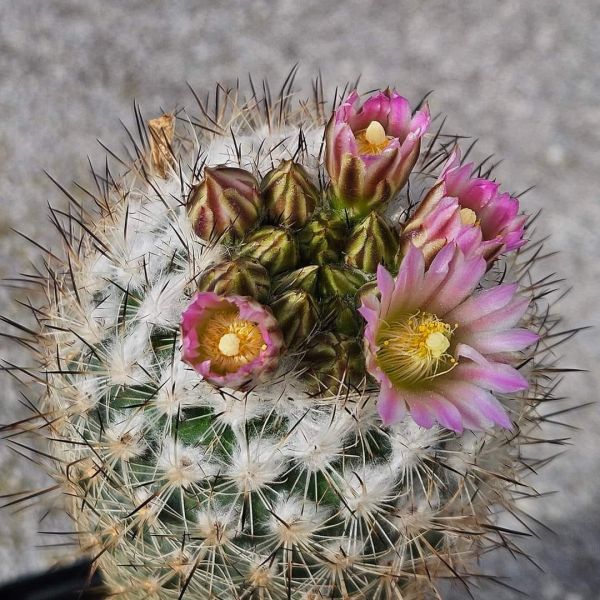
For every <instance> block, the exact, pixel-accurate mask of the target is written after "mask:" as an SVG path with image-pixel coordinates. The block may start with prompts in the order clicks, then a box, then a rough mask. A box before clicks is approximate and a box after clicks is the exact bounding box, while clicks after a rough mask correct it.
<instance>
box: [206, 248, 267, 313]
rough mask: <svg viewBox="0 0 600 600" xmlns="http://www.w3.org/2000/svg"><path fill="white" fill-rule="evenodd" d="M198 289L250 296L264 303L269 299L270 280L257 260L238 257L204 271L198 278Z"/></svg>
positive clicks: (221, 293) (223, 294)
mask: <svg viewBox="0 0 600 600" xmlns="http://www.w3.org/2000/svg"><path fill="white" fill-rule="evenodd" d="M198 289H199V290H200V291H201V292H215V293H216V294H220V295H222V296H228V295H231V294H235V295H237V296H251V297H252V298H255V299H256V300H258V301H259V302H261V303H265V302H266V301H267V300H268V299H269V293H270V291H271V281H270V279H269V273H268V272H267V270H266V269H265V268H264V267H263V266H262V265H261V264H260V263H259V262H257V261H255V260H253V259H251V258H245V257H239V258H236V259H234V260H230V261H227V262H224V263H221V264H219V265H216V266H214V267H212V268H211V269H209V270H208V271H206V272H205V273H204V274H203V275H202V278H201V279H200V283H199V285H198Z"/></svg>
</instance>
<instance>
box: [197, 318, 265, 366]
mask: <svg viewBox="0 0 600 600" xmlns="http://www.w3.org/2000/svg"><path fill="white" fill-rule="evenodd" d="M198 339H199V340H200V352H199V355H200V356H199V359H200V360H210V361H211V369H212V370H213V371H214V372H215V373H219V374H221V375H224V374H225V373H234V372H235V371H238V370H239V369H240V367H242V366H244V365H245V364H248V363H249V362H251V361H252V360H254V359H255V358H257V357H258V355H259V354H260V352H261V350H265V349H266V344H265V343H264V340H263V337H262V334H261V333H260V329H259V328H258V325H257V324H256V323H253V322H252V321H247V320H245V319H240V316H239V311H238V309H237V308H235V307H231V308H225V309H223V310H218V311H215V312H214V313H212V314H211V316H210V318H209V319H207V320H206V322H204V323H203V324H202V325H201V326H200V327H199V329H198Z"/></svg>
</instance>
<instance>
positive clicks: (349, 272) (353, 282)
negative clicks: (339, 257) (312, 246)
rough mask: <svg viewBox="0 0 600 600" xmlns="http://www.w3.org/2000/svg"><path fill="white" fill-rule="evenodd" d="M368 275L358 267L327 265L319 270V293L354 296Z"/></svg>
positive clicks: (324, 295)
mask: <svg viewBox="0 0 600 600" xmlns="http://www.w3.org/2000/svg"><path fill="white" fill-rule="evenodd" d="M366 281H367V276H366V275H365V274H364V273H361V272H360V271H358V270H357V269H353V268H352V267H345V266H339V265H326V266H324V267H321V269H320V271H319V285H318V293H319V294H320V295H321V296H323V297H325V298H327V297H329V296H354V294H356V292H357V291H358V288H359V287H361V286H362V285H364V284H365V283H366Z"/></svg>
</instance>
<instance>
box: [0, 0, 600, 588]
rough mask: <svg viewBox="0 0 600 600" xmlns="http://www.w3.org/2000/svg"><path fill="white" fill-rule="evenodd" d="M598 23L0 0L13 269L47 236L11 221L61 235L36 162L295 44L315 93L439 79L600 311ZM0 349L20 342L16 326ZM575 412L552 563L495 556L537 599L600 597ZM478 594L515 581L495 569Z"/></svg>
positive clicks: (259, 65) (558, 477) (459, 116)
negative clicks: (357, 83) (318, 78)
mask: <svg viewBox="0 0 600 600" xmlns="http://www.w3.org/2000/svg"><path fill="white" fill-rule="evenodd" d="M599 22H600V4H599V3H598V0H571V1H570V2H563V1H561V0H534V1H531V0H530V1H528V2H526V1H524V2H515V1H508V0H505V1H503V2H496V1H487V0H485V1H482V0H479V1H478V0H463V1H461V2H447V1H441V0H440V1H436V0H421V1H418V0H412V1H405V2H398V1H393V0H384V1H373V2H370V3H369V2H367V1H365V0H352V1H348V2H343V1H342V2H327V1H325V0H303V1H300V0H296V1H294V0H280V1H273V2H268V1H266V0H255V1H252V2H249V1H248V2H233V1H213V2H208V1H206V0H204V1H203V0H200V1H193V0H188V1H185V0H173V1H171V2H161V1H158V0H139V1H135V0H132V1H130V2H117V1H114V0H105V1H104V2H98V1H94V0H81V1H75V0H71V1H67V0H44V1H37V2H36V1H35V0H18V1H10V0H0V108H1V113H0V114H1V116H2V118H1V120H0V254H1V257H2V260H0V277H9V276H14V275H15V274H16V273H18V272H19V271H22V270H24V269H27V264H28V261H29V260H30V259H34V258H35V257H36V255H37V252H36V250H35V249H34V248H32V247H29V246H25V245H24V244H23V243H22V242H21V240H20V239H19V237H18V236H17V235H16V234H14V233H13V232H11V230H10V228H13V227H14V228H17V229H20V230H22V231H24V232H26V233H27V234H28V235H30V236H33V237H34V238H35V239H37V240H39V241H40V242H42V243H50V244H52V243H54V242H55V241H56V238H55V235H54V233H53V232H52V230H51V229H50V228H49V227H48V219H47V217H46V203H47V202H48V201H49V200H50V201H52V202H53V203H55V202H58V203H60V202H61V199H60V196H59V194H58V193H57V191H56V189H55V188H54V187H53V185H52V184H51V183H50V182H49V181H48V179H47V178H46V177H45V176H44V174H43V172H42V169H46V170H48V171H49V172H50V173H52V174H53V176H55V177H56V178H57V179H58V180H59V181H61V182H63V183H65V184H67V185H69V183H70V182H71V181H72V180H74V179H78V180H85V178H86V170H87V159H86V157H87V155H90V156H91V157H92V159H93V160H99V159H101V158H102V156H103V152H102V150H101V149H100V148H99V146H98V145H97V144H96V141H95V140H96V138H100V139H102V140H103V141H106V142H109V144H110V145H112V146H114V147H118V142H119V141H120V140H123V139H124V136H123V133H122V129H121V127H120V125H119V119H123V120H124V121H126V122H128V123H131V105H132V102H133V99H134V98H135V99H136V100H138V101H140V102H141V104H142V107H143V108H144V109H145V112H146V114H147V115H150V114H152V112H153V111H156V112H158V108H159V107H164V108H165V109H169V108H173V107H174V106H176V105H177V106H185V105H186V104H188V105H191V104H192V99H191V97H190V94H189V92H188V91H187V89H186V81H189V82H190V83H191V84H193V85H194V87H195V88H196V89H197V90H203V89H206V88H207V87H208V88H211V87H212V85H213V82H214V81H215V80H217V79H219V80H223V81H226V82H232V81H234V80H235V78H236V77H237V76H240V77H241V78H245V77H246V75H247V73H248V72H252V74H253V76H255V77H256V78H257V79H258V78H260V77H262V76H265V75H266V76H269V77H271V78H272V79H273V80H274V81H275V82H279V81H281V80H282V78H283V77H284V76H285V74H286V73H287V71H288V70H289V68H290V67H291V66H292V65H293V64H294V63H296V62H297V61H299V62H300V64H301V71H300V79H299V86H298V87H300V86H301V85H302V84H305V87H304V89H305V90H307V92H306V93H307V94H308V89H309V88H308V82H309V80H310V78H311V77H312V76H313V74H314V73H316V72H317V70H318V69H321V71H322V73H323V75H324V79H325V82H326V85H327V87H328V88H329V89H333V87H334V86H335V85H336V84H340V83H343V82H345V81H346V80H348V79H355V78H356V76H357V75H358V74H362V88H363V89H370V88H372V87H380V86H381V87H383V86H385V85H387V84H391V85H395V86H397V87H398V88H399V89H400V91H401V92H403V93H404V94H405V95H407V96H409V97H410V98H412V99H413V100H417V99H418V98H419V97H420V96H421V95H422V94H423V93H425V92H427V91H428V90H435V94H434V96H433V99H432V107H433V109H434V110H435V111H443V112H445V113H447V114H448V115H449V128H450V129H452V130H453V131H456V132H461V133H468V134H470V135H473V136H476V137H479V138H480V139H481V142H480V147H479V149H478V152H479V157H483V156H485V155H487V154H488V153H492V152H493V153H496V154H497V155H498V156H500V157H505V162H504V163H503V164H502V166H501V167H500V168H499V170H498V172H497V174H498V177H499V179H500V180H501V181H502V182H504V185H505V187H506V188H507V189H510V190H511V191H522V190H524V189H525V188H527V187H529V186H530V185H532V184H535V185H536V186H537V187H536V189H535V190H534V191H532V192H531V193H529V194H528V195H527V196H526V199H525V208H526V209H527V210H529V211H532V212H533V211H536V210H537V209H539V208H543V209H544V212H543V214H542V216H541V218H540V220H539V229H540V230H541V232H543V233H547V234H551V240H550V245H551V247H552V248H553V249H557V250H560V254H559V255H558V256H556V257H555V258H553V259H552V262H551V264H550V265H549V267H550V268H551V269H552V270H556V271H557V272H558V273H560V274H561V275H563V276H565V277H567V278H568V280H569V282H570V284H572V285H573V286H574V287H575V291H574V292H573V293H571V294H570V295H569V296H568V297H567V298H565V299H564V300H563V301H562V302H561V310H562V312H563V314H564V315H565V321H566V325H567V326H576V325H582V324H586V325H596V326H597V325H599V324H600V317H599V315H598V310H597V304H598V301H597V297H598V291H599V287H598V282H599V281H600V250H599V243H598V235H597V232H598V231H599V230H600V205H599V203H600V198H599V197H598V196H599V194H598V184H599V177H598V171H599V166H600V164H599V159H600V153H599V150H600V105H599V101H598V98H599V97H600V28H599V25H598V24H599ZM274 87H276V86H274ZM0 302H1V305H0V312H2V313H5V314H17V313H18V312H19V311H18V310H17V308H16V307H15V305H14V303H13V304H11V303H10V302H9V295H8V292H7V291H2V292H0ZM597 335H598V330H597V329H596V330H592V331H591V332H584V333H582V334H581V335H580V336H579V337H578V338H577V341H576V342H574V343H571V344H569V345H568V346H565V347H564V351H565V354H566V355H567V358H566V359H565V364H568V365H573V366H578V367H581V368H584V369H589V370H590V371H592V372H591V373H588V374H584V375H577V376H571V377H569V378H568V379H567V381H566V382H565V383H564V385H563V387H562V391H563V393H565V394H569V395H570V396H573V397H575V398H576V399H578V400H580V401H582V402H583V401H590V400H593V401H595V400H596V394H597V390H598V389H599V388H600V369H598V368H597V362H598V359H599V358H600V354H599V352H598V344H597ZM0 356H2V357H3V358H7V359H9V360H11V361H18V360H19V359H20V358H19V353H18V351H17V350H16V349H15V347H14V345H12V344H9V343H2V345H1V347H0ZM2 386H3V387H2V389H3V391H4V394H3V398H2V402H1V404H0V422H7V421H10V420H11V419H13V418H15V417H16V416H17V415H19V414H21V411H20V409H19V406H18V404H17V399H18V389H17V387H16V386H15V385H13V381H12V379H11V378H9V377H8V376H4V377H3V379H2ZM570 422H571V423H573V424H574V425H577V426H579V427H581V428H582V430H581V431H579V432H575V434H574V436H573V437H574V440H575V445H574V446H573V447H572V448H571V449H569V450H568V452H567V454H566V455H565V456H563V457H562V458H561V459H560V460H558V461H557V462H555V463H554V464H553V465H551V466H550V467H549V468H547V469H546V470H545V471H544V472H543V473H542V474H541V475H540V476H539V477H538V478H536V480H535V482H536V487H537V489H539V490H540V491H549V490H557V491H558V492H559V493H558V494H557V495H554V496H550V497H547V498H546V499H544V500H541V501H538V502H537V503H536V504H534V505H532V506H531V507H530V508H531V510H533V511H534V513H535V515H536V517H538V518H540V519H542V520H543V521H544V522H545V523H547V524H548V525H549V526H550V527H551V528H553V529H554V530H555V531H556V534H551V533H547V532H544V531H542V532H541V534H540V535H541V537H540V539H531V540H526V541H525V542H524V546H525V547H526V548H527V549H528V550H529V551H530V552H531V553H532V554H533V556H534V557H535V559H536V560H537V561H538V562H539V563H540V564H541V565H542V567H543V569H544V570H545V572H542V571H539V570H537V569H536V568H534V567H533V566H531V565H529V564H528V563H527V562H525V561H519V562H515V561H513V560H512V559H510V558H507V557H504V558H495V560H494V565H493V567H494V570H498V571H501V572H502V573H503V574H504V575H507V576H511V577H512V581H511V583H512V584H514V585H516V586H517V587H519V588H520V589H522V590H524V591H526V592H529V593H530V594H531V596H532V597H533V598H535V599H538V598H543V599H549V600H558V599H560V600H584V599H585V600H587V599H595V598H600V592H599V591H598V590H599V589H600V542H599V538H600V510H599V508H598V507H599V505H600V486H599V483H598V482H599V475H600V467H599V458H600V444H598V442H597V438H598V433H599V432H600V414H599V411H598V408H597V407H592V408H589V409H587V410H586V411H583V412H581V413H580V414H578V415H573V416H571V417H570ZM0 472H1V473H2V476H1V480H0V492H1V493H8V492H9V491H13V490H14V489H17V488H21V487H26V488H34V487H35V486H38V485H40V484H43V479H42V477H41V476H40V475H39V474H37V472H36V471H35V469H33V467H32V466H31V465H30V464H28V463H26V462H25V461H24V460H22V459H20V458H18V457H17V456H16V455H15V454H14V453H11V452H8V451H7V450H6V448H5V447H4V446H3V447H2V449H1V450H0ZM38 517H39V511H37V513H36V511H33V512H31V513H26V514H18V515H16V516H15V515H14V513H9V512H4V513H1V514H0V578H3V579H4V578H8V577H10V576H13V575H14V574H16V573H19V572H24V571H28V570H30V569H34V568H39V567H41V566H42V565H43V564H45V562H46V561H47V560H48V559H50V558H51V557H52V556H53V554H55V552H56V551H55V550H52V549H50V550H42V549H39V548H36V545H40V544H43V543H46V540H43V539H42V540H40V537H39V536H37V535H36V530H37V528H38V525H37V518H38ZM43 528H44V529H48V528H49V526H48V525H47V524H44V525H43ZM484 567H486V568H488V569H490V567H491V562H490V561H488V562H487V564H485V565H484ZM451 597H455V598H463V597H466V594H465V593H464V591H461V590H460V589H457V590H455V592H454V595H453V596H451ZM479 597H481V598H484V599H487V598H498V599H510V598H517V597H518V595H517V594H516V592H514V591H506V592H503V591H501V590H500V591H498V590H496V591H490V590H489V588H485V589H484V590H483V591H482V592H481V593H480V595H479Z"/></svg>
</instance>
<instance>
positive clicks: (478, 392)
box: [440, 381, 512, 429]
mask: <svg viewBox="0 0 600 600" xmlns="http://www.w3.org/2000/svg"><path fill="white" fill-rule="evenodd" d="M440 393H443V394H444V395H445V396H446V397H447V398H449V399H450V400H451V401H452V402H453V404H454V405H455V406H460V407H461V410H464V411H469V414H471V416H472V418H474V415H475V413H473V411H476V412H477V413H479V414H480V415H482V416H483V417H485V418H486V419H489V420H490V421H492V422H493V423H496V424H497V425H500V426H501V427H504V428H505V429H512V423H511V421H510V418H509V417H508V414H507V413H506V410H505V409H504V407H503V406H502V404H500V402H498V400H497V399H496V398H495V397H494V396H493V395H492V394H491V393H490V392H488V391H486V390H483V389H481V388H480V387H477V386H476V385H473V384H471V383H467V382H464V381H445V382H444V385H443V389H442V390H440Z"/></svg>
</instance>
